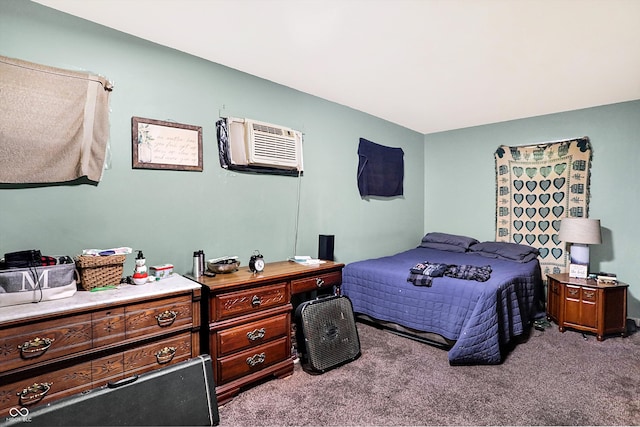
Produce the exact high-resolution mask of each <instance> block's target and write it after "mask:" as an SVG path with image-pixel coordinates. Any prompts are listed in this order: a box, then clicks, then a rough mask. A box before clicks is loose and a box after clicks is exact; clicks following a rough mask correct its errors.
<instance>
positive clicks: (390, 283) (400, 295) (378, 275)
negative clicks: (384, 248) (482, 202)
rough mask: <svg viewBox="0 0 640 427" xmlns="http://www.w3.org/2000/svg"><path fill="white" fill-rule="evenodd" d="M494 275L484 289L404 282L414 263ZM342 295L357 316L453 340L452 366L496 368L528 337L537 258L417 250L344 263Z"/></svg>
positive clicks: (453, 282) (449, 282)
mask: <svg viewBox="0 0 640 427" xmlns="http://www.w3.org/2000/svg"><path fill="white" fill-rule="evenodd" d="M425 261H428V262H433V263H446V264H450V265H475V266H486V265H490V266H491V268H492V272H491V276H490V278H489V279H488V280H487V281H485V282H477V281H474V280H463V279H456V278H451V277H436V278H434V279H433V281H432V283H431V286H416V285H414V284H413V283H411V282H408V281H407V278H408V276H409V270H410V269H411V267H413V266H414V265H416V264H417V263H419V262H425ZM341 289H342V292H343V294H344V295H346V296H348V297H349V298H350V299H351V301H352V303H353V310H354V312H355V313H357V314H364V315H367V316H369V317H371V318H374V319H377V320H380V321H383V322H392V323H395V324H398V325H401V326H403V327H406V328H411V329H414V330H417V331H422V332H429V333H435V334H438V335H441V336H442V337H444V338H445V339H446V340H449V341H455V343H454V344H453V346H452V347H451V349H450V350H449V353H448V357H449V363H450V364H452V365H457V364H498V363H501V362H502V360H503V356H504V354H503V349H504V348H505V347H506V345H507V344H509V343H511V342H512V341H513V340H514V338H516V337H518V336H522V335H524V334H525V333H526V332H527V331H528V327H529V325H530V323H531V321H532V320H533V319H534V317H535V316H536V307H537V304H536V302H537V300H539V299H540V298H541V289H542V279H541V274H540V265H539V263H538V260H537V259H534V260H532V261H529V262H524V263H522V262H515V261H509V260H503V259H494V258H487V257H484V256H481V255H478V254H475V253H472V252H464V253H456V252H449V251H441V250H436V249H430V248H422V247H418V248H415V249H410V250H407V251H404V252H401V253H398V254H395V255H392V256H386V257H381V258H376V259H368V260H364V261H357V262H353V263H350V264H347V265H346V266H345V268H344V270H343V275H342V286H341Z"/></svg>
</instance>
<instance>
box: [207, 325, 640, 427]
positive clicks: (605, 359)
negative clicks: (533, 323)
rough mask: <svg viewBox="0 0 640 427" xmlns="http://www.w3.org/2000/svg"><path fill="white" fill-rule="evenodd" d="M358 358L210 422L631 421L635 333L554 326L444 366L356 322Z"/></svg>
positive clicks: (638, 388)
mask: <svg viewBox="0 0 640 427" xmlns="http://www.w3.org/2000/svg"><path fill="white" fill-rule="evenodd" d="M358 333H359V336H360V343H361V349H362V356H361V357H360V358H359V359H357V360H355V361H353V362H351V363H349V364H346V365H343V366H341V367H339V368H336V369H334V370H331V371H329V372H327V373H325V374H322V375H309V374H307V373H306V372H304V371H303V370H302V369H301V368H300V366H299V364H296V369H295V372H294V374H293V375H292V376H290V377H288V378H285V379H281V380H270V381H267V382H264V383H263V384H259V385H257V386H255V387H252V388H249V389H247V390H246V391H243V392H242V393H240V394H239V395H238V396H237V397H235V398H234V399H233V400H232V401H230V402H228V403H227V404H226V405H224V406H222V407H221V408H220V426H222V427H226V426H264V425H269V426H278V425H305V426H325V425H332V426H347V425H348V426H360V425H380V426H383V425H385V426H386V425H388V426H391V425H395V426H398V425H639V424H640V334H639V333H634V334H632V335H631V336H629V337H627V338H621V337H611V338H608V339H606V340H605V341H602V342H598V341H597V340H596V339H595V336H592V335H587V336H586V337H587V338H586V339H584V338H583V335H582V334H581V333H580V332H577V331H567V332H565V333H560V332H559V331H558V329H557V326H556V325H555V324H552V326H551V327H550V328H547V329H545V330H544V331H537V330H532V332H531V335H530V337H529V339H528V341H527V342H524V343H521V344H519V345H518V346H516V347H515V349H514V350H513V351H512V352H511V353H510V354H509V356H508V357H507V359H506V360H505V361H504V363H502V364H501V365H493V366H455V367H454V366H449V363H448V360H447V353H446V351H445V350H442V349H439V348H436V347H432V346H429V345H426V344H423V343H419V342H416V341H413V340H409V339H407V338H403V337H400V336H397V335H394V334H391V333H389V332H385V331H382V330H379V329H376V328H374V327H372V326H369V325H365V324H362V323H358Z"/></svg>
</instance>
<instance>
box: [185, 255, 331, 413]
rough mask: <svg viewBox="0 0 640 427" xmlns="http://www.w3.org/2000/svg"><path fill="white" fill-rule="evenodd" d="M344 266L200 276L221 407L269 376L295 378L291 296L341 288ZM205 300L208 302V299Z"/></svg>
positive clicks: (278, 266) (269, 267)
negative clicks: (206, 307)
mask: <svg viewBox="0 0 640 427" xmlns="http://www.w3.org/2000/svg"><path fill="white" fill-rule="evenodd" d="M343 267H344V264H339V263H334V262H330V261H327V262H325V263H323V264H318V265H312V266H307V265H301V264H297V263H294V262H289V261H282V262H274V263H269V264H266V266H265V268H264V271H263V272H262V273H258V274H253V273H251V272H250V271H249V269H248V268H247V267H240V269H239V270H238V271H236V272H234V273H229V274H218V275H217V276H215V277H207V276H201V277H199V278H198V279H197V280H198V282H199V283H201V284H203V285H204V289H203V292H204V294H206V300H207V301H208V309H207V313H208V323H209V342H208V346H209V348H208V352H209V353H210V354H211V358H212V360H213V363H214V378H215V382H216V395H217V399H218V403H220V404H224V403H225V402H227V401H228V400H230V399H231V398H233V396H234V395H236V394H237V393H238V392H239V391H240V389H241V388H242V387H244V386H246V385H248V384H250V383H253V382H256V381H258V380H261V379H264V378H266V377H269V376H275V377H285V376H289V375H291V374H292V373H293V360H292V358H291V320H292V313H291V311H292V308H293V306H292V304H291V296H292V295H294V294H301V293H307V292H312V291H317V290H326V289H329V288H332V287H334V286H340V284H341V282H342V268H343ZM204 298H205V297H204V296H203V299H204Z"/></svg>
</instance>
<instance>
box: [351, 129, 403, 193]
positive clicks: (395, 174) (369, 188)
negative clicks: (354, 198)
mask: <svg viewBox="0 0 640 427" xmlns="http://www.w3.org/2000/svg"><path fill="white" fill-rule="evenodd" d="M358 159H359V160H358V190H360V196H361V197H367V196H383V197H391V196H402V195H403V191H404V189H403V181H404V151H402V148H393V147H385V146H384V145H380V144H376V143H375V142H371V141H368V140H366V139H364V138H360V144H359V145H358Z"/></svg>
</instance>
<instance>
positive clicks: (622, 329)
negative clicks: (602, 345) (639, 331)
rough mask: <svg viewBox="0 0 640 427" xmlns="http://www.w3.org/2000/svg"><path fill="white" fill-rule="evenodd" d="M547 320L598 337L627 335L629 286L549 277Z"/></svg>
mask: <svg viewBox="0 0 640 427" xmlns="http://www.w3.org/2000/svg"><path fill="white" fill-rule="evenodd" d="M547 282H548V284H547V317H548V318H549V319H552V320H554V321H555V322H556V323H557V324H558V329H559V330H560V331H561V332H564V331H565V330H566V328H572V329H577V330H580V331H585V332H592V333H595V334H596V338H597V339H598V341H602V340H603V339H604V337H605V335H609V334H620V335H621V336H623V337H624V336H626V335H627V287H628V285H627V284H625V283H617V284H615V285H602V284H598V283H597V281H596V280H595V279H578V278H573V277H569V275H568V274H567V273H564V274H550V275H548V276H547Z"/></svg>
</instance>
